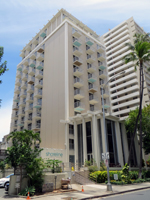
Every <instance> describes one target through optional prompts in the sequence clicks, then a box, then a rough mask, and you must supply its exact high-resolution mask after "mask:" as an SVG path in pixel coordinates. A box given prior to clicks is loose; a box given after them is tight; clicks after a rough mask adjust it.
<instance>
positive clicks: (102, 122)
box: [101, 118, 106, 153]
mask: <svg viewBox="0 0 150 200" xmlns="http://www.w3.org/2000/svg"><path fill="white" fill-rule="evenodd" d="M101 131H102V144H103V153H106V145H105V144H106V143H105V135H104V134H105V133H104V120H103V118H101Z"/></svg>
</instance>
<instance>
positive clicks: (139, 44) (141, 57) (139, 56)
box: [123, 33, 150, 177]
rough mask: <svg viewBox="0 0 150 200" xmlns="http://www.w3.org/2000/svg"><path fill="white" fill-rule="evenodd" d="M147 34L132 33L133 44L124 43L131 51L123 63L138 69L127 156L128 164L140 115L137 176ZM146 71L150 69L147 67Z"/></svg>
mask: <svg viewBox="0 0 150 200" xmlns="http://www.w3.org/2000/svg"><path fill="white" fill-rule="evenodd" d="M149 35H150V34H149V33H148V34H145V35H143V34H138V33H137V34H135V35H134V38H135V40H134V45H132V44H131V43H126V45H127V46H128V47H129V50H131V52H130V53H129V54H128V55H126V56H125V57H124V58H123V59H124V61H125V64H127V63H129V62H131V61H133V62H134V63H135V70H136V69H137V67H139V70H140V105H139V112H138V116H137V119H136V125H135V128H134V132H133V135H132V139H131V143H130V151H129V158H128V164H129V162H130V157H131V151H132V145H133V141H134V137H135V133H136V130H137V124H138V120H139V117H140V166H139V177H141V173H142V100H143V84H144V75H143V67H144V65H143V64H144V63H145V62H147V61H150V37H149ZM147 70H148V71H149V70H150V69H147Z"/></svg>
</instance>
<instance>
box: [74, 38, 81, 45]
mask: <svg viewBox="0 0 150 200" xmlns="http://www.w3.org/2000/svg"><path fill="white" fill-rule="evenodd" d="M73 45H75V46H77V47H80V46H81V45H82V41H81V40H80V39H77V38H73Z"/></svg>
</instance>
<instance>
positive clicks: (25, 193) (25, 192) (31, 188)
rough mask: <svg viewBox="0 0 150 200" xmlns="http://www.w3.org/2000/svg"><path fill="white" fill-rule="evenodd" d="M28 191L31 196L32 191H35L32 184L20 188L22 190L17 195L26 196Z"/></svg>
mask: <svg viewBox="0 0 150 200" xmlns="http://www.w3.org/2000/svg"><path fill="white" fill-rule="evenodd" d="M28 192H29V193H30V196H33V195H34V193H35V188H34V186H31V187H26V188H25V189H24V190H22V191H21V192H20V193H19V195H22V196H27V194H28Z"/></svg>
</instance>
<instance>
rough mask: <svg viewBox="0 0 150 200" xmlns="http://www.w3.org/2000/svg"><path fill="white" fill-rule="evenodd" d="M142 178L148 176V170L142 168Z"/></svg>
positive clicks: (149, 176)
mask: <svg viewBox="0 0 150 200" xmlns="http://www.w3.org/2000/svg"><path fill="white" fill-rule="evenodd" d="M142 178H145V179H146V178H150V171H149V170H147V171H146V170H142Z"/></svg>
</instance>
